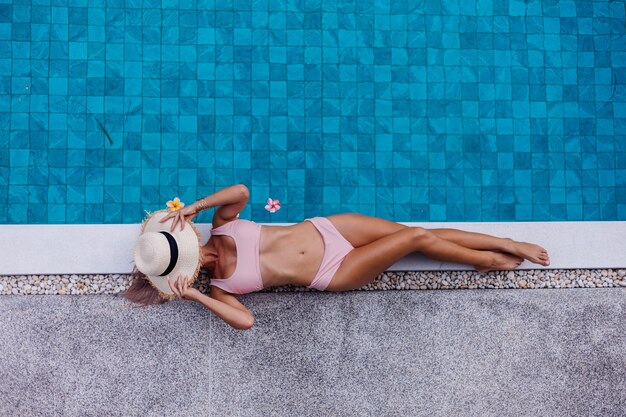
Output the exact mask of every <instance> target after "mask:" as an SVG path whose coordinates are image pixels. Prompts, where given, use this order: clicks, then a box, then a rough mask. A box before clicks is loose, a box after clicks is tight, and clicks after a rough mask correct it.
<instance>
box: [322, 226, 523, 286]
mask: <svg viewBox="0 0 626 417" xmlns="http://www.w3.org/2000/svg"><path fill="white" fill-rule="evenodd" d="M353 246H354V245H353ZM417 251H419V252H422V253H424V254H425V255H426V256H428V257H429V258H432V259H437V260H440V261H448V262H459V263H464V264H469V265H475V266H477V268H478V269H479V270H483V271H484V270H488V269H514V268H516V267H517V266H518V265H519V264H520V263H522V260H523V259H522V258H519V257H516V256H512V255H508V254H502V253H497V252H490V251H478V250H473V249H469V248H466V247H464V246H460V245H457V244H456V243H454V242H451V241H448V240H445V239H441V238H439V237H437V235H435V234H434V233H432V232H430V231H429V230H426V229H423V228H421V227H405V228H403V229H401V230H399V231H397V232H395V233H392V234H390V235H387V236H384V237H382V238H380V239H378V240H375V241H374V242H372V243H369V244H367V245H364V246H360V247H358V248H355V249H354V250H352V251H351V252H349V253H348V254H347V255H346V257H345V259H344V260H343V262H342V263H341V266H340V267H339V269H338V270H337V272H336V273H335V275H334V276H333V279H332V280H331V282H330V284H329V285H328V287H327V290H329V291H345V290H348V289H355V288H360V287H362V286H364V285H366V284H368V283H369V282H371V281H372V280H373V279H374V278H376V277H377V276H378V275H379V274H380V273H382V272H384V271H385V270H386V269H387V268H389V267H390V266H391V265H393V264H394V263H395V262H396V261H397V260H398V259H400V258H402V257H403V256H406V255H408V254H409V253H411V252H417Z"/></svg>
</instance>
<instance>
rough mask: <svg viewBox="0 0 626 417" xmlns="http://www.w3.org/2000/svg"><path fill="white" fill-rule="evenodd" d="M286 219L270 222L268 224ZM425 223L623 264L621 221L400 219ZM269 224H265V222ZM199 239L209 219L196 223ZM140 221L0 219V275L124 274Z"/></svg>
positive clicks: (557, 265) (587, 265)
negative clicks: (8, 221) (31, 221)
mask: <svg viewBox="0 0 626 417" xmlns="http://www.w3.org/2000/svg"><path fill="white" fill-rule="evenodd" d="M287 224H290V223H271V225H272V226H279V225H287ZM403 224H406V225H408V226H420V227H424V228H427V229H435V228H457V229H461V230H467V231H472V232H479V233H488V234H491V235H495V236H500V237H510V238H512V239H515V240H519V241H526V242H534V243H537V244H539V245H542V246H543V247H545V248H546V249H547V250H548V252H549V253H550V259H551V262H552V263H551V264H550V266H548V267H546V268H544V267H542V266H540V265H536V264H533V263H530V262H528V261H525V262H524V263H522V264H521V265H520V267H519V268H518V269H578V268H580V269H592V268H624V267H626V238H625V237H624V236H626V222H623V221H621V222H619V221H616V222H511V223H504V222H495V223H483V222H475V223H471V222H462V223H451V222H443V223H441V222H432V223H403ZM267 225H270V224H267ZM197 226H198V229H199V230H200V233H201V235H202V242H203V243H204V242H206V240H207V239H208V236H209V232H210V230H211V224H209V223H199V224H197ZM139 231H140V224H139V223H137V224H67V225H66V224H63V225H53V224H49V225H2V226H0V248H1V250H2V253H3V256H2V258H3V259H2V262H1V263H0V275H28V274H113V273H120V274H127V273H129V272H130V271H131V270H132V267H133V251H134V245H135V242H136V240H137V237H138V236H139ZM389 270H390V271H439V270H473V267H472V266H471V265H463V264H456V263H446V262H439V261H434V260H431V259H428V258H426V257H424V256H422V255H420V254H412V255H409V256H407V257H405V258H403V259H401V260H400V261H398V262H396V263H395V264H394V265H393V266H392V267H390V268H389Z"/></svg>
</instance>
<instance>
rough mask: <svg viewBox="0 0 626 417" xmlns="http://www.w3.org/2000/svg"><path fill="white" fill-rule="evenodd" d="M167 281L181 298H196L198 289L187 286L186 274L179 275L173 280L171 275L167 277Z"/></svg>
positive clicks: (198, 292)
mask: <svg viewBox="0 0 626 417" xmlns="http://www.w3.org/2000/svg"><path fill="white" fill-rule="evenodd" d="M167 283H168V284H169V286H170V288H171V289H172V291H174V294H176V295H177V296H179V297H180V298H182V299H183V300H196V297H197V296H198V294H200V291H198V290H197V289H196V288H192V287H190V286H189V280H188V278H187V277H186V276H183V275H179V276H178V279H176V280H174V279H173V278H171V277H168V278H167Z"/></svg>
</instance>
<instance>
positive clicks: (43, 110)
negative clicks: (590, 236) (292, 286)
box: [0, 0, 626, 223]
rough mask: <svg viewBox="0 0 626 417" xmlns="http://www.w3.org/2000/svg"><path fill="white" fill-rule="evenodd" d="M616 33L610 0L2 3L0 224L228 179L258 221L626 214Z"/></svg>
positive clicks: (123, 205)
mask: <svg viewBox="0 0 626 417" xmlns="http://www.w3.org/2000/svg"><path fill="white" fill-rule="evenodd" d="M70 3H71V5H70ZM625 28H626V19H625V13H624V2H623V1H558V2H557V1H539V0H536V1H514V0H508V1H507V0H494V1H491V0H478V1H467V2H464V1H451V0H443V1H439V0H438V1H430V0H428V1H393V2H391V1H379V0H377V1H375V2H374V1H359V2H356V3H355V2H346V1H337V0H332V1H330V0H329V1H315V0H306V1H278V0H276V1H275V0H271V1H267V0H264V1H245V0H240V1H227V0H226V1H219V2H216V1H180V2H178V1H168V0H163V1H151V0H143V1H142V0H136V1H133V0H126V1H121V0H120V1H96V0H89V1H88V0H72V1H71V2H70V1H68V0H32V1H30V0H24V1H13V2H6V1H5V3H4V4H0V223H137V222H139V221H140V220H141V219H142V218H143V217H144V215H145V213H144V210H149V211H153V210H157V209H161V208H165V202H166V201H167V200H170V199H172V198H173V197H175V196H179V197H180V198H181V200H182V201H183V202H185V203H188V204H189V203H191V202H193V201H194V200H195V199H197V198H199V197H201V196H205V195H208V194H210V193H212V192H214V191H215V190H217V189H220V188H222V187H225V186H228V185H231V184H234V183H239V182H241V183H244V184H246V185H247V186H248V187H249V189H250V192H251V200H250V204H249V205H248V207H247V208H246V210H245V211H244V212H243V213H242V217H244V218H249V219H252V220H255V221H258V222H295V221H300V220H302V219H303V218H305V217H312V216H317V215H328V214H332V213H336V212H341V211H358V212H361V213H364V214H370V215H377V216H381V217H385V218H388V219H392V220H396V221H561V220H626V36H625ZM268 197H271V198H275V199H279V200H280V201H281V203H282V208H281V210H279V211H278V212H276V213H273V214H270V213H268V212H267V211H266V210H265V209H264V206H265V203H266V199H267V198H268ZM202 216H206V214H203V215H201V216H200V218H199V219H198V220H199V221H208V219H209V217H204V218H203V217H202Z"/></svg>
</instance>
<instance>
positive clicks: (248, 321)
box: [194, 292, 254, 330]
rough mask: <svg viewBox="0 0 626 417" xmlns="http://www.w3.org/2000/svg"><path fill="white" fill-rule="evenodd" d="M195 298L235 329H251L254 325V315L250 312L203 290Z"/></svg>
mask: <svg viewBox="0 0 626 417" xmlns="http://www.w3.org/2000/svg"><path fill="white" fill-rule="evenodd" d="M194 300H195V301H197V302H199V303H200V304H202V305H203V306H205V307H206V308H208V309H209V310H211V312H213V313H214V314H215V315H217V316H218V317H219V318H221V319H222V320H224V321H225V322H226V323H228V324H229V325H230V326H232V327H233V328H235V329H238V330H249V329H250V328H252V326H254V316H252V314H251V313H250V312H248V313H246V312H245V311H243V310H240V309H238V308H235V307H233V306H231V305H228V304H226V303H224V302H222V301H219V300H216V299H215V298H211V297H209V296H207V295H206V294H203V293H201V292H198V294H197V295H196V296H195V297H194Z"/></svg>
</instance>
